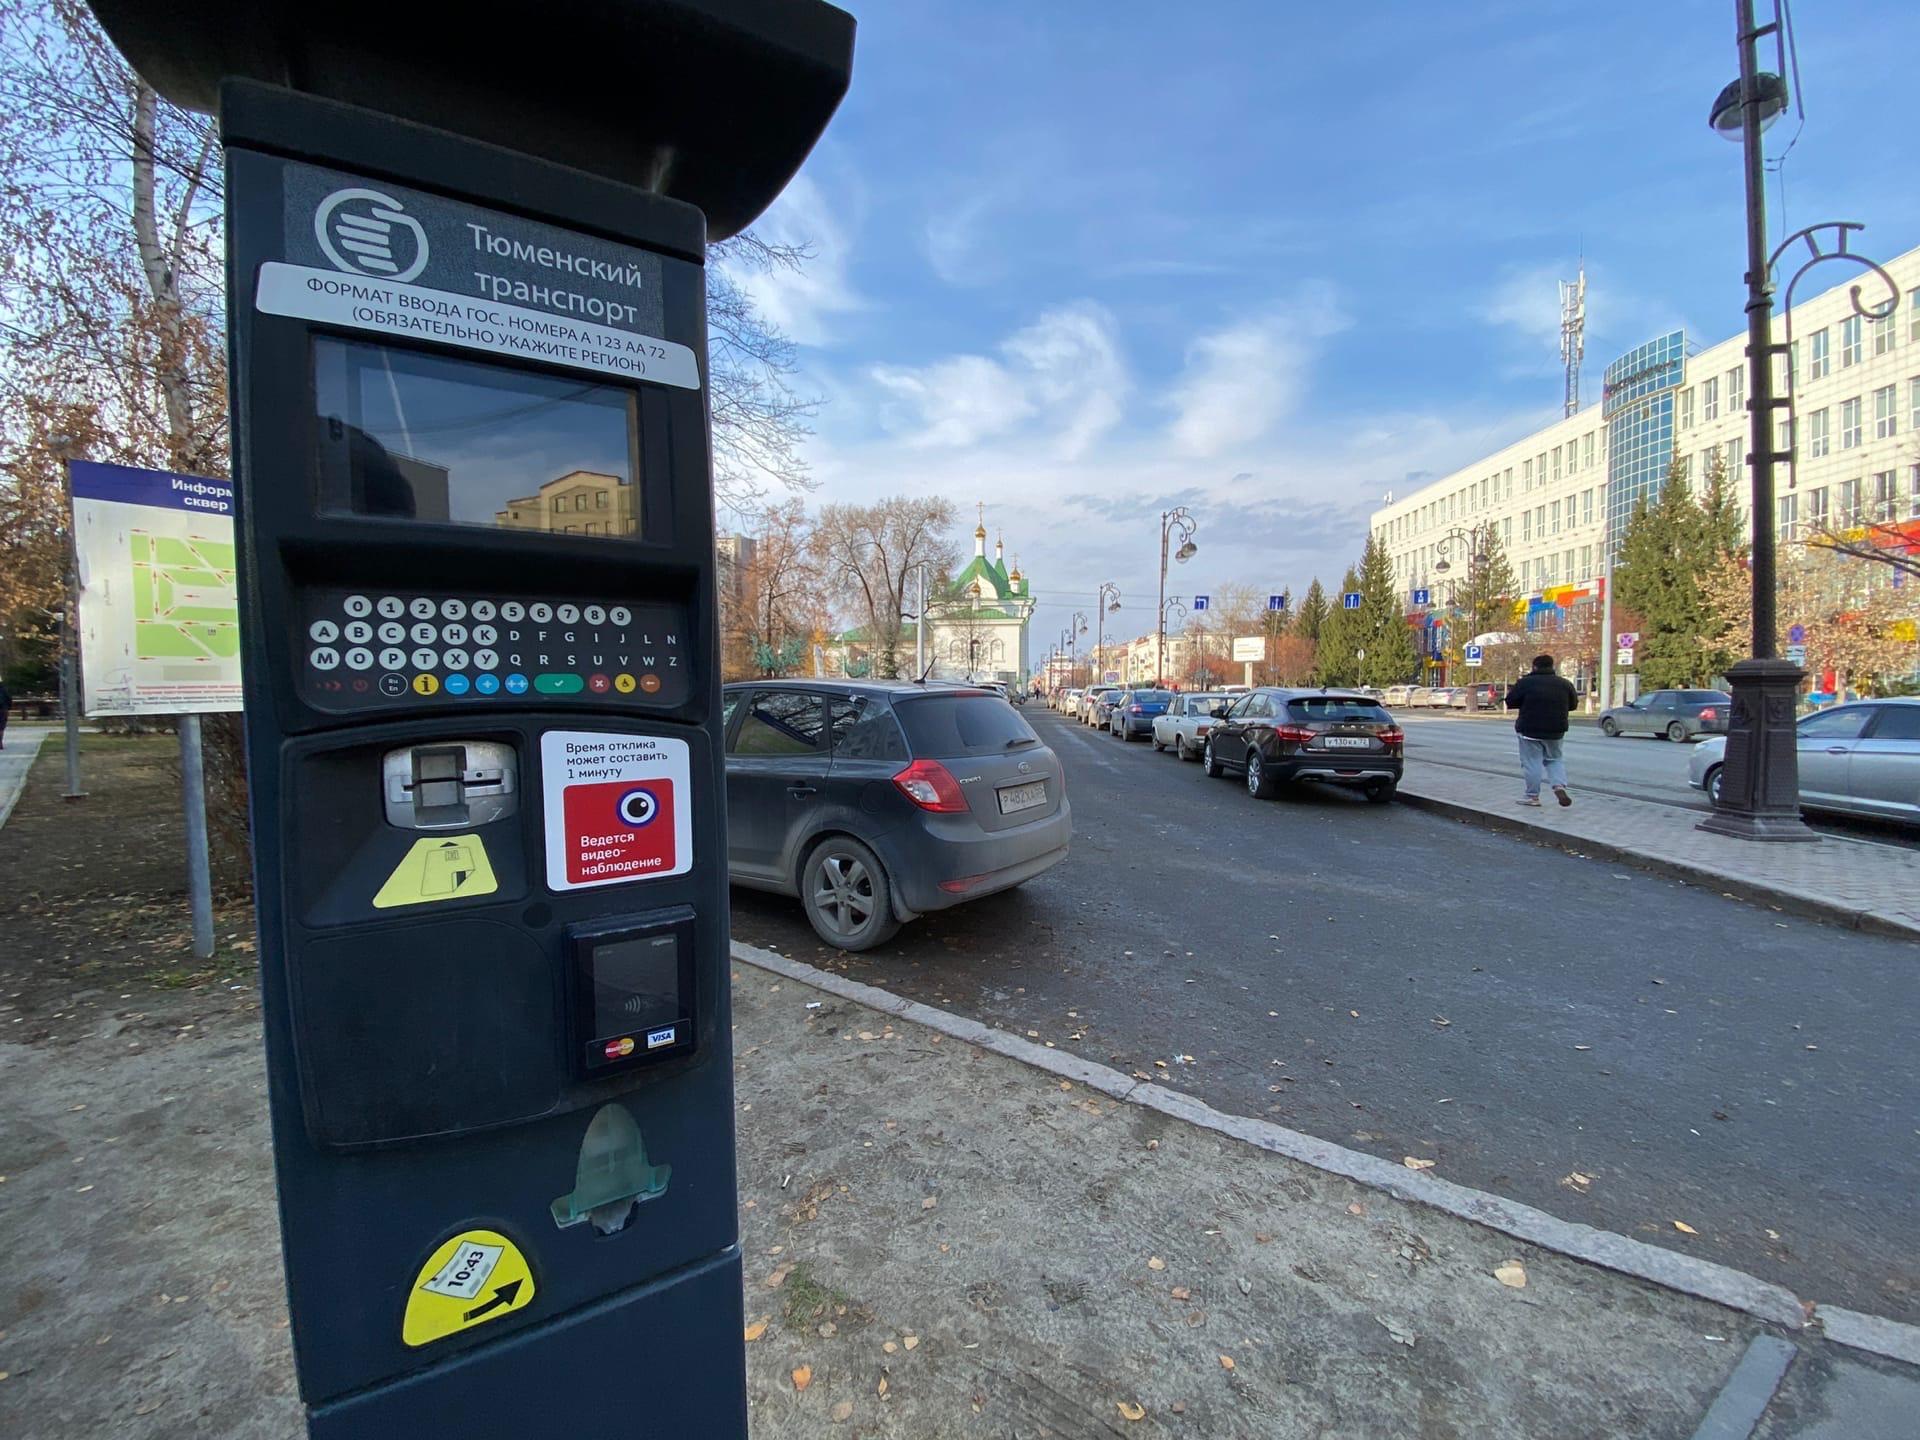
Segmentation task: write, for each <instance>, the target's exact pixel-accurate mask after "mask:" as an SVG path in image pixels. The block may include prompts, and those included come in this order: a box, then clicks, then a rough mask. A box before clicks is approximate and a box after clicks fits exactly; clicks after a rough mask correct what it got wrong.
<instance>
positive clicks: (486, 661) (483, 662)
mask: <svg viewBox="0 0 1920 1440" xmlns="http://www.w3.org/2000/svg"><path fill="white" fill-rule="evenodd" d="M499 663H500V655H499V652H498V651H494V650H476V651H474V652H473V668H474V669H476V670H491V669H493V668H494V667H495V666H497V665H498V664H499Z"/></svg>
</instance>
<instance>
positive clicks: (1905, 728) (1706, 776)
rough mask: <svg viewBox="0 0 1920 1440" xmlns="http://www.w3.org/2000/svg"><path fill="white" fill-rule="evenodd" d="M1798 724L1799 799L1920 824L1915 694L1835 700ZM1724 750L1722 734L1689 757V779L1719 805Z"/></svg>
mask: <svg viewBox="0 0 1920 1440" xmlns="http://www.w3.org/2000/svg"><path fill="white" fill-rule="evenodd" d="M1796 728H1797V733H1798V744H1797V746H1796V749H1797V750H1798V752H1799V763H1800V803H1801V805H1802V806H1804V807H1805V808H1806V809H1808V810H1833V811H1839V812H1841V813H1844V814H1848V815H1864V816H1868V817H1870V818H1873V819H1877V820H1900V821H1904V822H1906V823H1907V824H1910V825H1912V824H1920V699H1901V700H1863V701H1861V702H1860V703H1858V704H1855V705H1836V706H1835V707H1834V708H1832V709H1831V710H1816V711H1814V713H1813V714H1811V715H1807V716H1804V717H1802V719H1801V721H1800V723H1799V725H1798V727H1796ZM1726 757H1727V741H1726V737H1725V736H1723V735H1715V736H1712V737H1711V738H1709V739H1706V740H1702V741H1701V742H1700V744H1699V745H1697V746H1696V747H1695V748H1694V750H1693V753H1692V754H1691V755H1689V756H1688V757H1687V783H1688V784H1690V785H1692V786H1693V788H1694V789H1696V790H1704V791H1706V792H1707V796H1708V798H1709V799H1711V800H1712V801H1713V802H1714V803H1715V804H1716V805H1717V804H1719V802H1720V784H1721V780H1722V777H1723V773H1724V771H1725V768H1726Z"/></svg>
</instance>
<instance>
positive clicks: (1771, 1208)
mask: <svg viewBox="0 0 1920 1440" xmlns="http://www.w3.org/2000/svg"><path fill="white" fill-rule="evenodd" d="M1026 713H1027V715H1028V718H1029V719H1030V720H1031V721H1032V722H1033V723H1034V725H1035V726H1036V728H1037V729H1038V730H1039V731H1040V734H1041V736H1042V737H1043V738H1044V739H1045V740H1046V741H1047V742H1048V743H1049V744H1050V745H1052V746H1053V747H1054V748H1055V749H1056V750H1057V751H1058V752H1059V753H1060V755H1061V756H1062V758H1063V759H1064V761H1065V763H1066V769H1067V774H1068V781H1069V793H1070V798H1071V800H1072V803H1073V806H1074V821H1075V832H1076V838H1075V841H1074V848H1073V853H1072V855H1071V857H1070V858H1069V859H1068V860H1067V861H1066V862H1064V863H1063V864H1061V865H1059V866H1056V867H1055V868H1054V869H1053V870H1052V871H1050V872H1048V873H1047V874H1046V875H1043V876H1041V877H1039V878H1038V879H1036V880H1034V881H1032V882H1030V883H1029V884H1027V885H1026V886H1024V887H1022V888H1021V889H1020V890H1017V891H1014V892H1012V893H1010V894H1006V895H1001V896H994V897H989V898H987V899H985V900H981V901H977V902H974V903H972V904H969V905H963V906H961V907H959V908H957V909H955V910H951V911H947V912H945V913H943V914H940V915H934V916H929V917H927V918H924V919H922V920H919V921H917V922H915V923H913V924H911V925H909V926H907V927H906V928H905V929H904V930H902V931H901V933H900V935H899V936H898V937H897V938H896V939H895V940H894V941H892V942H891V943H890V944H889V945H887V946H885V947H883V948H882V949H880V950H877V951H873V952H870V953H868V954H866V955H861V956H851V955H844V954H840V953H838V952H830V951H828V950H826V949H825V948H824V947H823V946H821V945H820V943H819V941H818V940H817V939H816V937H815V936H814V934H813V932H812V930H811V929H810V928H808V926H807V924H806V922H805V920H804V918H803V917H802V916H801V914H800V911H799V908H798V906H797V905H796V904H794V903H793V902H790V901H784V900H780V899H777V898H774V897H769V896H763V895H756V894H752V893H750V892H745V891H736V892H735V896H734V905H733V931H734V934H735V936H736V937H737V938H739V939H742V940H746V941H749V942H751V943H753V944H756V945H762V946H768V947H771V948H777V949H779V950H781V951H782V952H783V953H786V954H789V955H792V956H794V957H795V958H798V959H803V960H806V961H809V962H810V963H812V964H816V965H822V966H825V967H828V968H831V969H834V970H837V971H840V972H842V973H845V974H849V975H852V976H854V977H856V978H858V979H861V980H864V981H867V982H868V983H871V984H875V985H879V986H883V987H885V988H887V989H889V990H892V991H894V992H896V993H898V994H902V995H906V996H909V997H911V998H913V999H917V1000H922V1001H925V1002H927V1003H929V1004H935V1005H940V1006H942V1007H944V1008H947V1009H949V1010H953V1011H957V1012H959V1013H961V1014H965V1015H969V1016H972V1017H974V1018H977V1019H979V1020H982V1021H984V1022H987V1023H989V1024H993V1025H997V1026H1000V1027H1003V1028H1005V1029H1009V1030H1012V1031H1014V1032H1015V1033H1017V1034H1021V1035H1026V1036H1030V1037H1032V1038H1034V1039H1036V1040H1038V1041H1043V1042H1051V1043H1053V1044H1055V1045H1058V1046H1060V1047H1062V1048H1065V1049H1069V1050H1072V1051H1074V1052H1077V1053H1079V1054H1082V1055H1085V1056H1087V1057H1088V1058H1090V1059H1094V1060H1099V1061H1102V1062H1105V1063H1107V1064H1111V1065H1114V1066H1117V1067H1118V1068H1120V1069H1123V1070H1126V1071H1129V1072H1140V1073H1143V1074H1149V1075H1151V1076H1153V1077H1154V1078H1155V1079H1157V1080H1160V1081H1162V1082H1164V1083H1167V1084H1170V1085H1174V1086H1177V1087H1180V1088H1183V1089H1185V1090H1187V1091H1189V1092H1191V1093H1193V1094H1196V1095H1198V1096H1200V1097H1202V1098H1203V1099H1205V1100H1206V1101H1208V1102H1209V1103H1210V1104H1213V1105H1215V1106H1217V1107H1219V1108H1221V1109H1224V1110H1229V1111H1233V1112H1237V1113H1241V1114H1248V1115H1261V1116H1265V1117H1267V1118H1270V1119H1273V1120H1275V1121H1277V1122H1279V1123H1281V1124H1284V1125H1289V1126H1292V1127H1294V1128H1297V1129H1300V1130H1303V1131H1306V1132H1308V1133H1310V1134H1314V1135H1317V1136H1321V1137H1324V1138H1326V1139H1329V1140H1335V1141H1338V1142H1340V1143H1343V1144H1347V1145H1351V1146H1354V1147H1357V1148H1360V1149H1364V1150H1367V1151H1370V1152H1372V1153H1375V1154H1378V1155H1382V1156H1386V1157H1389V1158H1391V1159H1394V1160H1399V1159H1401V1158H1402V1157H1405V1156H1414V1157H1416V1158H1421V1159H1431V1160H1434V1161H1436V1162H1437V1170H1436V1173H1438V1174H1440V1175H1443V1176H1446V1177H1447V1178H1449V1179H1452V1180H1456V1181H1459V1182H1460V1183H1463V1184H1466V1185H1471V1186H1475V1187H1478V1188H1481V1189H1485V1190H1490V1191H1494V1192H1496V1193H1499V1194H1502V1195H1507V1196H1511V1197H1513V1198H1515V1199H1518V1200H1521V1201H1524V1202H1526V1203H1528V1204H1531V1205H1536V1206H1539V1207H1541V1208H1542V1209H1545V1210H1548V1211H1551V1212H1552V1213H1554V1214H1556V1215H1560V1216H1563V1217H1565V1218H1567V1219H1570V1220H1576V1221H1583V1222H1585V1223H1588V1224H1592V1225H1596V1226H1601V1227H1604V1228H1606V1229H1609V1230H1614V1231H1618V1232H1621V1233H1624V1234H1628V1235H1634V1236H1637V1237H1639V1238H1641V1239H1645V1240H1650V1241H1652V1242H1654V1243H1656V1244H1661V1245H1667V1246H1670V1247H1672V1248H1674V1249H1677V1250H1684V1251H1686V1252H1688V1253H1691V1254H1695V1255H1699V1256H1702V1257H1705V1258H1709V1259H1714V1260H1718V1261H1721V1262H1723V1263H1726V1264H1730V1265H1734V1266H1737V1267H1739V1268H1741V1269H1744V1270H1748V1271H1751V1272H1753V1273H1755V1274H1758V1275H1762V1276H1765V1277H1767V1278H1770V1279H1774V1280H1778V1281H1780V1282H1781V1283H1783V1284H1786V1285H1789V1286H1791V1287H1793V1288H1794V1289H1795V1290H1796V1291H1797V1292H1798V1293H1799V1294H1801V1295H1802V1296H1804V1297H1807V1298H1809V1299H1813V1300H1819V1301H1824V1302H1827V1303H1832V1304H1841V1305H1847V1306H1852V1307H1855V1308H1858V1309H1862V1310H1866V1311H1869V1312H1872V1313H1876V1314H1881V1315H1888V1316H1893V1317H1896V1318H1899V1319H1903V1320H1908V1321H1920V1246H1917V1245H1916V1241H1920V1055H1917V1053H1916V1047H1915V1045H1914V1034H1913V1021H1912V1017H1913V995H1914V977H1915V974H1916V968H1917V967H1920V958H1917V957H1916V956H1915V954H1914V952H1913V949H1912V947H1911V946H1909V945H1906V944H1904V943H1902V942H1899V941H1896V940H1891V939H1884V938H1880V937H1875V936H1867V935H1860V934H1857V933H1854V932H1852V931H1846V930H1841V929H1837V928H1835V927H1832V926H1827V925H1823V924H1819V923H1816V922H1813V921H1807V920H1801V919H1798V918H1796V917H1792V916H1783V915H1777V914H1775V913H1773V912H1771V911H1769V910H1765V909H1761V908H1758V907H1753V906H1748V905H1744V904H1741V903H1738V902H1735V901H1730V900H1726V899H1722V898H1721V897H1719V896H1717V895H1714V894H1711V893H1708V892H1705V891H1702V890H1698V889H1693V888H1689V887H1686V886H1683V885H1681V884H1678V883H1677V882H1675V881H1672V880H1667V879H1663V878H1659V877H1655V876H1651V875H1648V874H1643V873H1641V872H1638V871H1630V870H1626V869H1623V868H1621V867H1619V866H1615V865H1611V864H1608V863H1605V862H1601V861H1595V860H1590V859H1581V858H1577V857H1575V856H1571V855H1567V854H1564V853H1561V852H1559V851H1557V850H1552V849H1548V848H1545V847H1541V846H1536V845H1532V844H1529V843H1527V842H1525V841H1522V840H1518V839H1513V838H1509V837H1507V836H1504V835H1496V834H1492V833H1489V832H1486V831H1482V830H1479V829H1476V828H1473V827H1471V826H1468V825H1464V824H1461V823H1458V822H1455V821H1450V820H1446V819H1443V818H1441V817H1439V816H1435V815H1431V814H1426V813H1422V812H1419V811H1415V810H1412V809H1410V808H1408V807H1405V806H1398V805H1394V806H1370V805H1367V804H1365V803H1363V802H1361V801H1359V800H1357V799H1356V798H1354V797H1349V796H1347V795H1344V794H1340V793H1334V792H1324V791H1322V792H1316V791H1311V790H1310V791H1306V792H1303V793H1301V794H1299V795H1298V796H1295V797H1291V798H1285V799H1282V800H1280V801H1277V802H1259V801H1255V800H1253V799H1252V798H1251V797H1250V796H1248V795H1247V793H1246V791H1245V789H1244V787H1243V786H1242V785H1240V784H1239V783H1237V782H1234V781H1229V780H1219V781H1211V782H1210V781H1208V780H1206V779H1205V777H1204V776H1202V775H1201V773H1200V767H1199V766H1198V765H1196V764H1187V763H1182V762H1180V761H1177V760H1175V759H1174V758H1173V757H1172V756H1170V755H1162V754H1156V753H1154V752H1153V750H1152V749H1151V748H1150V747H1149V746H1147V745H1145V744H1141V743H1136V744H1132V745H1123V744H1122V743H1121V742H1120V741H1118V740H1114V739H1111V738H1109V737H1107V736H1104V735H1102V734H1100V733H1099V732H1096V731H1093V730H1088V729H1083V728H1080V727H1077V726H1072V725H1069V724H1068V723H1067V722H1065V721H1063V720H1061V719H1060V718H1059V717H1057V716H1055V715H1053V714H1052V713H1051V712H1048V711H1046V710H1044V709H1042V708H1040V707H1039V706H1032V705H1030V706H1028V707H1027V712H1026ZM1455 723H1457V724H1459V725H1461V726H1462V727H1465V726H1470V725H1475V724H1477V723H1480V722H1472V721H1460V722H1450V721H1447V720H1446V719H1444V718H1441V717H1436V725H1435V726H1417V727H1415V729H1414V731H1413V732H1412V735H1411V736H1410V741H1409V743H1410V746H1411V747H1412V749H1413V750H1414V753H1415V754H1416V755H1418V753H1419V750H1420V749H1421V748H1422V746H1423V745H1424V744H1425V743H1426V739H1427V732H1428V731H1429V730H1432V729H1435V728H1436V727H1437V726H1440V725H1451V724H1455ZM1502 728H1504V727H1499V726H1496V725H1491V724H1489V725H1488V726H1487V729H1488V732H1489V735H1490V738H1492V736H1493V732H1494V731H1497V730H1500V729H1502ZM1595 740H1596V741H1597V740H1598V737H1595ZM1464 743H1478V742H1477V741H1468V742H1464ZM1622 743H1623V744H1625V743H1628V742H1622ZM1634 744H1635V746H1636V747H1637V742H1634ZM1645 748H1648V749H1653V748H1655V743H1654V742H1651V741H1649V742H1646V746H1645ZM1623 753H1624V752H1623ZM1674 753H1675V754H1676V755H1678V754H1679V752H1674ZM1576 763H1578V762H1576ZM1623 763H1627V764H1637V763H1640V762H1638V761H1626V762H1623ZM1682 763H1684V762H1682ZM1163 1066H1164V1067H1165V1068H1162V1067H1163ZM1576 1173H1577V1174H1579V1175H1581V1176H1585V1177H1589V1183H1587V1184H1584V1185H1582V1184H1581V1183H1580V1182H1579V1181H1578V1180H1575V1179H1573V1178H1572V1177H1573V1176H1574V1175H1575V1174H1576ZM1676 1221H1678V1222H1682V1223H1684V1224H1687V1225H1689V1226H1692V1227H1693V1229H1694V1230H1695V1231H1696V1232H1697V1233H1696V1234H1692V1235H1688V1234H1684V1233H1682V1232H1680V1231H1679V1230H1677V1229H1676V1228H1675V1222H1676Z"/></svg>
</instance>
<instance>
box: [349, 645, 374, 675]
mask: <svg viewBox="0 0 1920 1440" xmlns="http://www.w3.org/2000/svg"><path fill="white" fill-rule="evenodd" d="M347 668H348V669H349V670H371V669H372V668H373V652H372V651H371V650H369V649H367V647H366V646H364V645H356V646H354V647H353V649H351V650H349V651H347Z"/></svg>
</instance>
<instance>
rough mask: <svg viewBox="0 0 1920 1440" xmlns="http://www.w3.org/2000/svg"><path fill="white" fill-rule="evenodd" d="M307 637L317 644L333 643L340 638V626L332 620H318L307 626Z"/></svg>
mask: <svg viewBox="0 0 1920 1440" xmlns="http://www.w3.org/2000/svg"><path fill="white" fill-rule="evenodd" d="M307 637H308V638H309V639H310V640H312V641H313V643H314V644H316V645H331V644H332V643H333V642H334V641H336V640H338V639H339V638H340V627H339V626H338V625H336V624H334V623H333V621H331V620H316V621H314V622H313V624H311V625H309V626H308V627H307Z"/></svg>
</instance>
